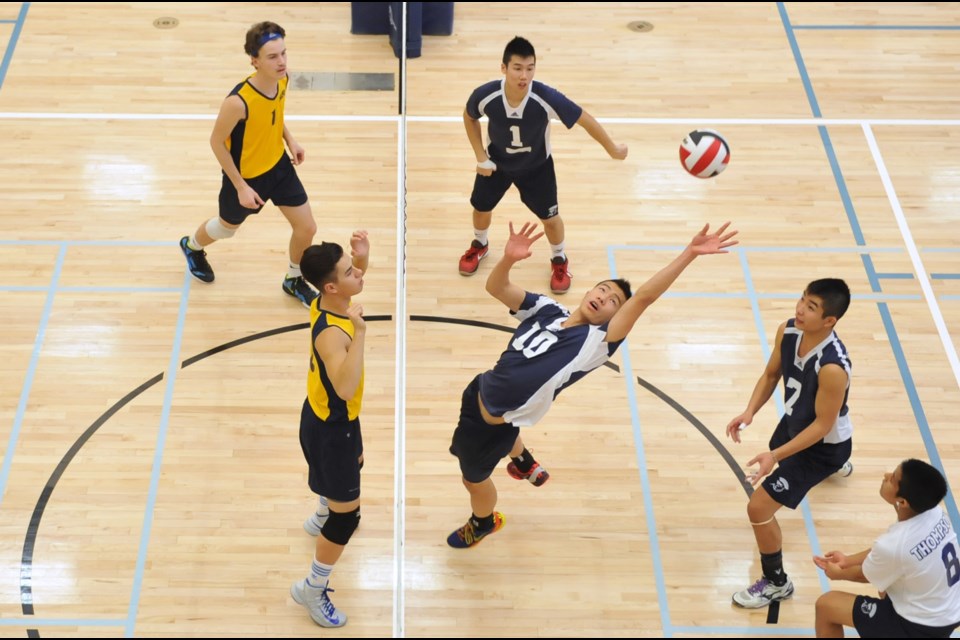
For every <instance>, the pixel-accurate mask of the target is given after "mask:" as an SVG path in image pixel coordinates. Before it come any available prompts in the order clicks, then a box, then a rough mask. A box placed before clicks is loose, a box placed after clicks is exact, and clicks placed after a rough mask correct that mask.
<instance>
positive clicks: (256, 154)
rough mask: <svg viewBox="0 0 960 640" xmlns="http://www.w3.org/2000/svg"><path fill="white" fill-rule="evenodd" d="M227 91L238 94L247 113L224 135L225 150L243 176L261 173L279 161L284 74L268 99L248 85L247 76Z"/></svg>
mask: <svg viewBox="0 0 960 640" xmlns="http://www.w3.org/2000/svg"><path fill="white" fill-rule="evenodd" d="M251 77H253V76H250V77H248V78H247V79H246V80H244V81H243V82H241V83H240V84H238V85H237V86H236V87H234V88H233V91H231V92H230V95H231V96H239V97H240V99H241V100H243V104H244V106H245V107H246V110H247V116H246V117H245V118H244V119H242V120H241V121H240V122H238V123H237V126H235V127H234V128H233V131H231V132H230V137H229V138H227V149H229V150H230V155H231V156H233V162H234V164H236V165H237V169H239V170H240V175H241V176H242V177H243V178H256V177H257V176H259V175H263V174H264V173H266V172H267V171H269V170H270V169H272V168H273V167H274V165H276V164H277V162H279V161H280V157H281V156H282V155H283V154H284V148H283V107H284V104H286V100H287V82H288V78H287V76H284V77H283V78H281V79H280V82H279V86H278V87H277V95H275V96H274V97H272V98H269V97H267V96H265V95H263V94H262V93H260V92H259V91H257V90H256V88H254V86H253V85H252V84H250V78H251Z"/></svg>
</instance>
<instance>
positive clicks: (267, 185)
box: [220, 153, 307, 224]
mask: <svg viewBox="0 0 960 640" xmlns="http://www.w3.org/2000/svg"><path fill="white" fill-rule="evenodd" d="M246 183H247V184H248V185H250V188H251V189H253V190H254V191H256V192H257V195H258V196H260V199H261V200H263V201H264V202H266V201H268V200H272V201H273V204H275V205H277V206H278V207H299V206H300V205H302V204H304V203H305V202H306V201H307V192H306V190H305V189H304V188H303V183H301V182H300V178H299V177H297V170H296V169H294V167H293V163H292V162H290V158H288V157H287V154H286V153H284V154H283V155H282V156H280V160H278V161H277V164H275V165H273V168H272V169H270V170H269V171H267V172H266V173H261V174H260V175H259V176H257V177H256V178H249V179H247V180H246ZM260 209H263V206H260V207H257V208H256V209H247V208H246V207H244V206H243V205H241V204H240V196H238V195H237V190H236V189H235V188H234V186H233V183H232V182H230V179H229V178H228V177H227V174H223V184H222V185H221V187H220V217H221V218H223V219H224V220H226V221H227V222H229V223H230V224H240V223H242V222H243V221H244V220H246V219H247V216H250V215H253V214H255V213H260Z"/></svg>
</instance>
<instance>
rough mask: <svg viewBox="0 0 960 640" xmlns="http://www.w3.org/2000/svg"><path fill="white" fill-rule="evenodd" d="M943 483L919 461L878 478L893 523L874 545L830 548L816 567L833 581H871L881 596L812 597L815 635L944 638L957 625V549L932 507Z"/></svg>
mask: <svg viewBox="0 0 960 640" xmlns="http://www.w3.org/2000/svg"><path fill="white" fill-rule="evenodd" d="M946 494H947V482H946V480H944V478H943V476H942V475H941V474H940V472H939V471H937V470H936V469H935V468H934V467H932V466H930V465H929V464H927V463H926V462H923V461H921V460H913V459H910V460H904V461H903V462H902V463H900V465H899V466H898V467H897V468H896V469H894V470H893V472H892V473H885V474H883V483H882V484H881V485H880V497H882V498H883V499H884V500H885V501H887V502H889V503H890V504H892V505H893V508H894V509H895V510H896V513H897V522H896V523H895V524H893V525H891V526H890V528H889V529H887V532H886V533H884V534H883V535H881V536H880V537H879V538H877V540H876V542H874V543H873V547H872V548H870V549H867V550H866V551H861V552H860V553H857V554H854V555H851V556H848V555H845V554H843V553H840V552H839V551H831V552H830V553H828V554H826V555H825V556H824V557H822V558H820V557H815V558H814V559H813V561H814V563H815V564H816V565H817V566H818V567H820V568H821V569H823V570H824V572H825V573H826V574H827V577H828V578H830V579H831V580H851V581H853V582H869V583H870V584H872V585H873V586H875V587H876V588H877V590H878V591H879V592H880V597H879V598H871V597H868V596H858V595H854V594H852V593H845V592H843V591H830V592H829V593H825V594H823V595H822V596H820V598H819V599H818V600H817V637H818V638H842V637H843V627H844V626H847V627H855V628H856V630H857V633H859V634H860V637H861V638H949V637H950V634H952V633H953V631H954V629H956V628H957V627H958V626H960V586H958V583H960V547H958V545H957V534H956V533H955V532H954V531H953V527H951V526H950V520H949V519H948V518H947V517H946V515H945V514H944V513H943V509H942V508H940V506H938V505H939V504H940V501H941V500H943V497H944V496H945V495H946Z"/></svg>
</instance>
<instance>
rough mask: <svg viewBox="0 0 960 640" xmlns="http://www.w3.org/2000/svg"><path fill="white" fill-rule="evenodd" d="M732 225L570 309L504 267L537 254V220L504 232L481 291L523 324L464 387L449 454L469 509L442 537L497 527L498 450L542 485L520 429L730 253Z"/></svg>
mask: <svg viewBox="0 0 960 640" xmlns="http://www.w3.org/2000/svg"><path fill="white" fill-rule="evenodd" d="M728 225H729V223H727V224H724V225H723V226H722V227H720V228H719V229H718V230H717V231H715V232H714V233H708V231H709V225H706V226H704V227H703V229H701V230H700V233H698V234H697V235H695V236H694V237H693V240H691V241H690V244H689V245H687V247H686V249H684V250H683V252H682V253H681V254H680V255H679V256H678V257H676V258H675V259H674V260H673V261H672V262H671V263H670V264H668V265H667V266H666V267H664V268H663V269H661V270H660V271H658V272H657V273H656V274H654V275H653V277H651V278H650V279H649V280H647V281H646V282H645V283H643V284H642V285H640V287H639V288H638V289H637V291H636V294H634V295H633V296H631V294H630V283H629V282H627V281H626V280H623V279H621V278H618V279H615V280H604V281H602V282H600V283H599V284H597V285H596V286H595V287H593V288H592V289H590V290H589V291H588V292H587V293H586V295H584V296H583V299H582V300H581V301H580V304H579V305H578V306H577V308H576V309H574V310H573V312H570V311H568V310H567V309H566V307H563V306H561V305H560V304H559V303H558V302H556V301H555V300H552V299H550V298H548V297H546V296H543V295H539V294H536V293H530V292H528V291H524V290H523V289H521V288H520V287H518V286H517V285H515V284H513V283H512V282H510V269H511V268H512V267H513V265H514V264H516V263H517V262H519V261H521V260H524V259H526V258H529V257H530V256H531V255H533V254H532V253H531V251H530V245H532V244H533V242H534V241H535V240H537V239H538V238H540V236H542V235H543V233H538V234H536V235H534V231H535V230H536V225H535V224H533V223H528V224H524V225H523V228H522V229H521V230H520V232H519V233H516V232H514V230H513V224H511V225H510V239H509V240H508V241H507V244H506V246H505V247H504V250H503V257H502V258H501V259H500V261H499V262H498V263H497V264H496V266H494V268H493V271H491V272H490V276H489V277H488V278H487V292H488V293H489V294H490V295H492V296H493V297H494V298H496V299H497V300H499V301H500V302H502V303H503V304H504V305H506V306H507V308H508V309H510V313H511V315H513V316H515V317H516V318H517V319H518V320H519V321H520V326H519V327H517V330H516V331H515V332H514V334H513V338H512V339H511V340H510V343H509V345H508V346H507V349H506V351H504V352H503V354H502V355H501V356H500V360H499V361H498V362H497V364H496V365H495V366H494V367H493V369H491V370H490V371H487V372H485V373H481V374H479V375H477V376H476V377H475V378H474V379H473V381H472V382H471V383H470V384H469V385H468V386H467V388H466V390H465V391H464V392H463V397H462V400H461V404H460V421H459V423H458V425H457V428H456V430H455V431H454V433H453V442H452V443H451V445H450V453H452V454H453V455H455V456H456V457H457V458H458V459H459V461H460V471H461V473H462V474H463V485H464V486H465V487H466V488H467V491H468V492H469V493H470V506H471V507H472V509H473V513H472V514H471V516H470V518H469V519H468V520H467V523H466V524H465V525H463V526H462V527H460V528H459V529H457V530H456V531H454V532H453V533H451V534H450V536H449V537H448V538H447V544H449V545H450V546H451V547H455V548H461V549H462V548H466V547H472V546H473V545H475V544H477V543H478V542H480V541H481V540H482V539H483V538H484V537H485V536H487V535H489V534H491V533H493V532H494V531H497V530H498V529H500V527H502V526H503V514H501V513H499V512H497V511H494V508H495V507H496V505H497V488H496V486H494V484H493V480H491V479H490V474H491V473H493V470H494V469H495V468H496V466H497V464H499V462H500V459H501V458H503V457H504V456H506V455H509V456H510V457H511V464H512V465H513V466H512V467H510V466H509V465H508V472H509V473H510V475H512V476H513V477H515V478H527V479H529V480H530V481H531V482H533V484H534V485H540V484H543V481H544V480H546V471H544V470H543V468H542V467H540V465H539V464H538V463H537V462H536V460H534V459H533V456H531V455H530V452H529V451H527V450H526V449H525V448H524V446H523V441H522V440H521V439H520V427H529V426H531V425H534V424H536V423H537V422H539V420H540V419H541V418H543V416H544V415H546V413H547V410H549V409H550V405H551V404H553V400H554V398H556V397H557V395H558V394H559V393H560V392H561V391H563V390H564V389H566V388H567V387H568V386H570V385H571V384H573V383H574V382H576V381H577V380H579V379H581V378H582V377H583V376H585V375H587V374H588V373H590V372H591V371H593V370H594V369H596V368H597V367H599V366H601V365H603V363H605V362H606V361H607V360H609V359H610V356H612V355H613V353H614V352H615V351H616V350H617V348H618V347H619V346H620V343H621V342H623V340H624V339H625V338H626V337H627V334H628V333H630V330H631V329H632V328H633V325H634V324H635V323H636V322H637V320H638V319H639V318H640V316H641V314H643V312H644V311H645V310H646V309H647V307H649V306H650V305H651V304H653V303H654V302H655V301H656V300H657V299H658V298H659V297H660V296H661V295H662V294H663V292H664V291H666V290H667V289H668V288H669V287H670V285H671V284H673V282H674V281H675V280H676V279H677V278H678V277H679V276H680V274H681V273H682V272H683V270H684V269H686V268H687V267H688V266H689V265H690V263H692V262H693V261H694V260H695V259H696V258H697V257H698V256H702V255H707V254H712V253H727V251H726V249H727V248H729V247H731V246H733V245H735V244H737V242H736V241H735V240H732V238H733V236H735V235H736V233H737V232H736V231H730V232H727V226H728Z"/></svg>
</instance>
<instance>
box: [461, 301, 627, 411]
mask: <svg viewBox="0 0 960 640" xmlns="http://www.w3.org/2000/svg"><path fill="white" fill-rule="evenodd" d="M511 313H513V312H511ZM513 315H515V316H516V317H517V318H518V319H519V320H520V326H519V327H517V330H516V331H514V333H513V338H511V340H510V344H509V345H508V346H507V349H506V351H504V352H503V353H502V354H501V355H500V360H499V361H498V362H497V364H496V365H494V367H493V369H491V370H490V371H487V372H486V373H483V374H481V376H480V399H481V401H482V402H483V406H484V407H486V409H487V411H489V412H490V415H493V416H499V417H503V419H504V420H506V421H507V422H509V423H511V424H513V425H514V426H516V427H528V426H530V425H533V424H536V423H537V422H538V421H539V420H540V418H542V417H543V416H544V415H545V414H546V413H547V410H548V409H549V408H550V405H551V404H552V403H553V399H554V398H555V397H557V394H559V393H560V392H561V391H563V390H564V389H566V388H567V387H569V386H570V385H571V384H573V383H574V382H576V381H577V380H579V379H580V378H582V377H583V376H585V375H587V374H588V373H590V372H591V371H593V370H594V369H596V368H597V367H599V366H600V365H602V364H603V363H604V362H606V361H607V360H609V359H610V356H612V355H613V353H614V352H615V351H616V350H617V348H618V347H619V346H620V343H621V342H623V341H622V340H620V341H618V342H604V340H605V339H606V337H607V325H606V324H603V325H600V326H597V325H590V324H581V325H577V326H575V327H569V328H566V329H565V328H563V327H561V326H560V325H561V324H562V323H563V322H564V321H565V320H566V319H567V318H569V317H570V312H569V311H567V309H566V307H563V306H562V305H560V304H559V303H558V302H557V301H555V300H552V299H550V298H548V297H547V296H543V295H540V294H536V293H530V292H529V291H528V292H527V295H526V296H525V297H524V299H523V303H522V304H521V305H520V310H519V311H517V312H516V314H513Z"/></svg>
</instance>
